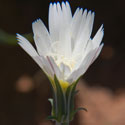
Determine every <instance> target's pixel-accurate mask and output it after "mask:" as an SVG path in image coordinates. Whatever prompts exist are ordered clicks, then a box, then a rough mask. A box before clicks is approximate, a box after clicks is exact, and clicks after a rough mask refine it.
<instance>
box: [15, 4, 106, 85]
mask: <svg viewBox="0 0 125 125" xmlns="http://www.w3.org/2000/svg"><path fill="white" fill-rule="evenodd" d="M94 15H95V14H94V12H91V11H88V12H87V10H86V9H85V10H84V11H83V9H81V8H77V10H76V11H75V14H74V15H73V16H72V13H71V8H70V5H69V3H68V2H66V3H64V2H62V4H61V5H60V3H59V2H57V3H54V4H52V3H51V4H50V6H49V32H48V30H47V28H46V27H45V25H44V24H43V22H42V21H41V20H40V19H38V20H36V21H35V22H34V23H33V24H32V28H33V33H34V41H35V45H36V48H37V51H36V50H35V49H34V47H33V46H32V45H31V44H30V42H29V41H28V40H27V39H25V38H24V37H22V36H21V35H19V34H17V39H18V41H19V42H18V43H19V45H20V46H21V47H22V48H23V49H24V50H25V51H26V52H27V53H28V54H29V55H30V56H31V57H32V58H33V59H34V60H35V61H36V63H37V64H38V65H39V66H40V67H41V68H42V69H43V71H44V72H45V73H46V74H47V76H48V77H49V78H51V79H53V77H54V75H56V76H57V78H58V79H59V80H60V81H63V82H64V83H69V84H70V83H73V82H74V81H76V80H77V79H78V78H79V77H80V76H81V75H83V74H84V73H85V71H86V70H87V69H88V67H89V66H90V65H91V64H92V63H93V61H94V60H95V59H96V58H97V57H98V55H99V53H100V51H101V49H102V47H103V44H101V41H102V38H103V35H104V31H103V25H102V26H101V27H100V28H99V30H98V31H97V33H96V35H95V36H94V38H91V33H92V28H93V22H94Z"/></svg>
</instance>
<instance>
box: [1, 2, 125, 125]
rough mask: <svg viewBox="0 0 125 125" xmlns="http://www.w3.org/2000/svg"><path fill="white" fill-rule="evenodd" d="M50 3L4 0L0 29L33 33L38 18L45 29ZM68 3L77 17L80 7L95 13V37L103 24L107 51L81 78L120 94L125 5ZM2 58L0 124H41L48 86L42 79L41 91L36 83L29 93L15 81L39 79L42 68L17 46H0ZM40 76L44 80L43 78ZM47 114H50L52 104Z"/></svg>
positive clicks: (123, 73)
mask: <svg viewBox="0 0 125 125" xmlns="http://www.w3.org/2000/svg"><path fill="white" fill-rule="evenodd" d="M50 2H51V1H50V0H37V1H36V0H0V28H1V29H3V30H4V31H6V32H8V33H11V34H16V33H17V32H18V33H20V34H23V33H30V32H31V31H32V28H31V24H32V22H33V21H34V20H36V19H37V18H41V19H42V20H43V21H44V23H45V24H46V26H47V25H48V23H47V19H48V6H49V3H50ZM69 2H70V4H71V7H72V11H73V12H74V11H75V9H76V8H77V7H78V6H79V7H82V8H87V9H88V10H89V9H91V10H92V11H95V13H96V16H95V23H94V30H93V35H94V34H95V33H96V31H97V30H98V28H99V27H100V25H101V24H102V23H103V24H104V30H105V35H104V39H103V41H104V44H105V46H104V48H103V51H102V53H101V55H100V56H99V58H98V59H97V60H96V61H95V62H94V64H93V65H92V66H91V67H90V68H89V70H88V71H87V72H86V74H85V75H84V77H83V78H84V79H85V80H86V81H87V84H88V85H89V86H102V87H105V88H109V89H111V91H113V93H115V92H116V91H117V90H118V89H121V88H122V89H124V88H125V51H124V50H125V39H124V38H125V37H124V36H125V32H124V26H125V24H124V23H125V7H124V5H125V3H124V0H69ZM93 35H92V36H93ZM0 57H1V59H0V125H37V124H38V120H37V118H36V116H39V114H41V112H44V109H45V107H46V104H47V105H48V104H49V103H48V102H47V96H51V91H49V84H48V82H47V84H46V83H45V82H46V80H45V81H44V80H43V81H44V82H43V81H42V82H43V85H42V87H39V86H40V85H39V84H38V85H37V84H34V83H32V84H33V87H32V89H30V90H27V92H22V91H21V90H18V89H17V88H16V86H17V85H16V84H17V83H18V82H17V81H18V80H19V79H20V78H21V77H23V76H25V77H28V78H29V79H30V80H32V78H33V80H34V79H36V77H39V75H38V76H37V75H36V73H37V72H38V71H39V70H40V68H39V67H38V66H37V65H36V63H35V62H34V61H33V60H32V59H31V58H30V57H29V56H28V55H27V54H26V53H25V52H24V51H23V50H22V49H21V48H20V47H19V46H18V45H15V46H10V45H5V44H1V45H0ZM41 77H42V79H46V78H44V77H45V76H44V75H43V74H42V75H41ZM37 79H38V78H37ZM35 82H36V81H35ZM44 84H45V85H44ZM40 88H41V90H40ZM44 88H45V89H44ZM45 90H46V91H47V92H45V93H48V95H44V96H46V98H44V97H41V96H40V95H41V94H40V92H39V91H42V92H43V91H45ZM43 93H44V92H43ZM45 93H44V94H45ZM42 99H43V100H42ZM38 100H41V102H42V101H44V102H43V103H44V106H42V109H43V110H41V109H39V108H36V107H40V106H38V105H39V104H38V102H39V101H38ZM45 102H46V103H45ZM40 104H42V103H40ZM38 110H39V112H38ZM45 110H46V111H48V114H49V112H50V105H49V108H47V109H45ZM38 119H39V118H38Z"/></svg>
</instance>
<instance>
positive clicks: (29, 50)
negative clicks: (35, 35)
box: [17, 34, 38, 57]
mask: <svg viewBox="0 0 125 125" xmlns="http://www.w3.org/2000/svg"><path fill="white" fill-rule="evenodd" d="M17 40H18V41H19V42H18V44H19V45H20V46H21V47H22V48H23V49H24V50H25V51H26V52H27V53H28V54H29V55H30V56H31V57H32V56H37V55H38V54H37V52H36V50H35V49H34V47H33V46H32V45H31V43H30V42H29V41H28V40H27V39H26V38H24V37H23V36H21V35H19V34H17Z"/></svg>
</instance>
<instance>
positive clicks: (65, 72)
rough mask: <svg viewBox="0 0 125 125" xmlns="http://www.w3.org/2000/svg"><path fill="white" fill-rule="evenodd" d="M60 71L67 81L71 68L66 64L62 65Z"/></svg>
mask: <svg viewBox="0 0 125 125" xmlns="http://www.w3.org/2000/svg"><path fill="white" fill-rule="evenodd" d="M60 71H61V73H62V74H63V78H64V79H63V80H65V79H66V78H67V77H68V76H69V74H70V72H71V70H70V68H69V67H68V66H67V65H65V64H64V63H61V64H60Z"/></svg>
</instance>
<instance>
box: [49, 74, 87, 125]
mask: <svg viewBox="0 0 125 125" xmlns="http://www.w3.org/2000/svg"><path fill="white" fill-rule="evenodd" d="M50 81H51V83H52V84H51V88H52V91H53V99H49V101H50V103H51V105H52V112H51V116H48V119H49V120H53V121H56V125H69V122H70V121H72V120H73V117H74V115H75V113H76V112H77V111H79V110H85V111H86V109H85V108H78V109H75V108H74V96H75V95H76V93H77V92H78V91H76V85H77V83H78V81H79V79H78V80H77V81H75V82H74V83H72V84H69V86H68V87H67V88H66V89H64V88H63V86H61V84H60V82H59V80H58V79H57V77H56V76H54V80H52V79H50Z"/></svg>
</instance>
